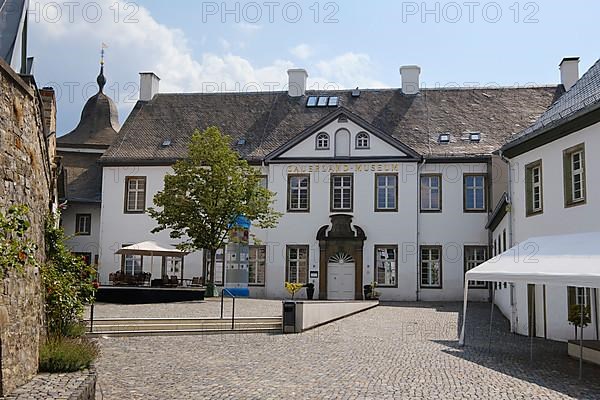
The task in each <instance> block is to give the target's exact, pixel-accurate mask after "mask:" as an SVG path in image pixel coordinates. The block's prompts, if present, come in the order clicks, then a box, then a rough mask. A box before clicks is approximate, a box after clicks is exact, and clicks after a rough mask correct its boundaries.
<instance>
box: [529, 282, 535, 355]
mask: <svg viewBox="0 0 600 400" xmlns="http://www.w3.org/2000/svg"><path fill="white" fill-rule="evenodd" d="M534 288H535V286H534ZM528 290H529V289H528ZM530 300H531V299H529V293H528V295H527V301H528V302H529V326H528V328H529V362H533V332H534V331H535V325H533V324H535V319H534V318H533V314H534V310H535V303H534V300H535V289H534V291H533V300H531V301H530Z"/></svg>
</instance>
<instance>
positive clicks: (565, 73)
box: [559, 57, 579, 90]
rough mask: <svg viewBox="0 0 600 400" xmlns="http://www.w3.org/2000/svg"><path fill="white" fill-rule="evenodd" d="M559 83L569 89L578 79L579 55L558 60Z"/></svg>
mask: <svg viewBox="0 0 600 400" xmlns="http://www.w3.org/2000/svg"><path fill="white" fill-rule="evenodd" d="M559 68H560V83H562V84H563V85H564V87H565V90H569V89H571V88H572V87H573V85H574V84H575V82H577V81H578V80H579V57H566V58H563V60H562V61H561V62H560V65H559Z"/></svg>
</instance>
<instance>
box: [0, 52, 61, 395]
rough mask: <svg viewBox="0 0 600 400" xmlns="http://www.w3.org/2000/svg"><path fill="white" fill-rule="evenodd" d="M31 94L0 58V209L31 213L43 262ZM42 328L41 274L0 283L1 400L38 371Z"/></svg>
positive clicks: (41, 137) (47, 181)
mask: <svg viewBox="0 0 600 400" xmlns="http://www.w3.org/2000/svg"><path fill="white" fill-rule="evenodd" d="M42 117H43V116H42V111H41V106H40V99H39V97H38V95H37V92H36V91H35V89H34V88H33V87H32V86H30V85H29V84H27V83H26V82H25V81H24V80H22V79H21V78H20V77H19V76H18V75H16V74H15V73H14V71H13V70H12V69H10V67H9V66H8V65H7V64H6V63H5V62H4V61H3V60H1V59H0V210H2V211H3V212H4V211H6V209H7V208H8V207H9V206H11V205H13V204H26V205H27V206H29V209H30V221H31V229H30V237H31V238H32V239H33V240H34V241H35V242H36V243H37V244H38V246H39V251H38V258H39V261H40V262H42V261H43V260H44V258H45V257H44V220H45V218H46V216H47V215H48V211H49V205H50V201H51V195H50V191H51V189H50V188H51V186H52V185H51V182H52V167H51V164H50V162H49V160H50V157H49V154H48V144H47V142H46V137H45V134H44V127H43V118H42ZM43 335H44V329H43V296H42V291H41V280H40V274H39V271H38V270H37V269H34V268H32V267H29V268H27V271H26V273H25V274H24V275H17V274H15V273H14V272H10V271H9V272H8V273H7V274H5V277H4V279H2V280H0V396H2V395H7V394H8V393H10V392H11V391H12V390H14V389H15V388H16V387H17V386H20V385H22V384H24V383H26V382H27V381H29V380H30V379H31V378H32V377H33V376H34V375H35V374H36V373H37V369H38V349H39V344H40V338H41V337H43Z"/></svg>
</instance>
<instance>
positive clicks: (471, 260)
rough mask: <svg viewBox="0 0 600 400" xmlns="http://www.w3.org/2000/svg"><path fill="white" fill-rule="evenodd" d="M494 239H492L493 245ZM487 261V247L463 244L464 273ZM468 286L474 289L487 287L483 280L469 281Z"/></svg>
mask: <svg viewBox="0 0 600 400" xmlns="http://www.w3.org/2000/svg"><path fill="white" fill-rule="evenodd" d="M495 245H496V241H495V240H494V246H495ZM478 252H482V253H478ZM485 261H487V247H486V246H465V273H467V271H469V270H471V269H473V268H475V267H477V266H478V265H481V264H482V263H484V262H485ZM469 288H474V289H485V288H487V282H483V281H469Z"/></svg>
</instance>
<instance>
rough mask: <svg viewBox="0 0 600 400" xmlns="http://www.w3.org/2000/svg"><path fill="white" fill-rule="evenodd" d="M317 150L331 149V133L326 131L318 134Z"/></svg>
mask: <svg viewBox="0 0 600 400" xmlns="http://www.w3.org/2000/svg"><path fill="white" fill-rule="evenodd" d="M316 147H317V150H327V149H329V135H328V134H326V133H325V132H323V133H319V134H318V135H317V143H316Z"/></svg>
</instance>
